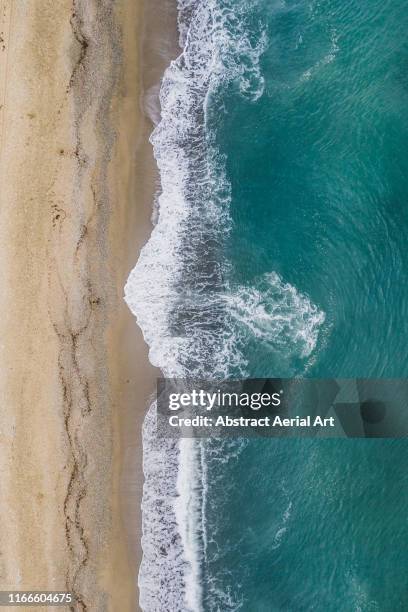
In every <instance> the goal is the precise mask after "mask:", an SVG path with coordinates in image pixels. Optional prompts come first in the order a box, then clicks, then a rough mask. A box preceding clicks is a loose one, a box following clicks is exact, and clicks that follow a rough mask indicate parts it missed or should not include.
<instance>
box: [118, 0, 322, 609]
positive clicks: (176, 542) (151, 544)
mask: <svg viewBox="0 0 408 612" xmlns="http://www.w3.org/2000/svg"><path fill="white" fill-rule="evenodd" d="M178 8H179V32H180V46H181V48H182V53H181V54H180V56H179V57H178V58H177V59H176V60H175V61H173V62H172V63H171V64H170V66H169V67H168V69H167V70H166V72H165V74H164V77H163V81H162V85H161V89H160V105H161V119H160V121H159V123H158V124H157V126H156V128H155V130H154V132H153V134H152V136H151V142H152V145H153V149H154V156H155V159H156V161H157V164H158V167H159V170H160V178H161V194H160V196H159V197H158V200H157V202H158V205H157V210H156V224H155V226H154V229H153V231H152V234H151V236H150V239H149V241H148V243H147V244H146V245H145V247H144V248H143V249H142V251H141V254H140V257H139V261H138V263H137V265H136V267H135V268H134V270H133V271H132V273H131V274H130V276H129V279H128V282H127V284H126V287H125V299H126V302H127V304H128V305H129V307H130V309H131V310H132V312H133V313H134V315H135V316H136V319H137V322H138V324H139V326H140V328H141V329H142V332H143V335H144V338H145V340H146V342H147V344H148V346H149V359H150V361H151V363H152V364H153V365H155V366H157V367H159V368H160V369H161V370H162V372H163V374H164V375H165V376H167V377H179V378H183V377H185V376H187V375H189V376H190V377H191V376H193V377H196V378H212V379H224V378H228V377H231V375H232V373H234V374H235V376H242V377H243V376H245V367H246V361H245V359H244V357H243V354H242V352H241V351H240V350H239V347H240V338H241V337H242V335H243V334H245V333H247V331H248V330H250V331H251V332H253V333H255V334H263V335H264V337H265V338H267V337H268V334H271V333H272V332H273V333H276V331H277V330H278V329H281V330H284V329H286V327H285V325H284V324H283V322H282V323H279V325H278V322H277V321H278V319H277V310H276V309H277V307H276V306H273V304H270V299H272V300H273V299H274V298H275V293H276V291H274V290H273V287H275V289H276V287H277V289H278V290H280V291H281V292H282V294H283V297H281V298H280V307H282V305H283V304H285V306H286V307H287V313H286V315H285V316H286V324H287V325H289V326H290V325H291V324H294V323H296V325H297V327H296V332H295V338H296V339H297V340H298V342H299V344H300V345H301V346H302V347H303V349H302V350H303V351H306V352H307V351H311V350H312V348H313V343H314V342H315V340H316V334H315V332H314V329H315V328H314V324H316V326H317V324H318V323H319V321H318V320H316V321H315V322H314V323H313V320H314V319H313V318H316V316H317V314H316V313H317V311H314V310H313V308H312V306H311V304H310V302H307V301H306V300H305V299H303V298H302V297H299V296H298V297H297V294H296V292H295V291H294V290H292V289H291V288H290V287H289V286H287V285H284V284H283V283H282V282H281V281H280V280H278V279H277V278H275V277H271V278H269V280H268V281H267V283H268V282H269V289H268V291H269V293H270V295H269V297H268V296H267V298H266V299H267V301H268V304H269V306H268V307H267V306H266V305H265V303H264V302H262V295H261V293H262V286H259V287H258V288H244V287H241V288H238V290H231V289H229V288H228V286H227V285H226V282H225V278H226V277H227V276H228V264H227V262H225V261H224V260H223V257H222V247H223V244H224V241H225V240H226V237H227V236H228V232H229V229H230V226H231V221H230V216H229V204H230V197H231V196H230V185H229V183H228V180H227V177H226V175H225V167H224V160H223V159H222V157H221V156H220V155H219V153H218V151H217V148H216V146H215V135H214V134H213V133H212V131H211V126H210V125H209V123H210V122H209V118H208V112H209V107H210V102H211V101H214V99H215V98H216V96H217V95H220V92H221V90H222V88H223V87H225V86H228V85H234V86H236V88H237V91H238V92H239V94H240V95H242V96H244V97H245V98H247V99H248V100H249V101H256V100H257V99H258V98H259V97H260V96H261V95H262V92H263V88H264V82H263V77H262V75H261V71H260V65H259V61H260V57H261V55H262V53H263V51H264V50H265V48H266V44H267V39H266V34H265V33H264V32H262V30H261V29H260V30H259V31H257V32H255V33H254V32H252V33H250V31H249V30H247V28H246V21H245V19H246V18H245V15H246V11H247V10H248V6H247V5H246V4H245V2H240V1H239V0H238V1H237V0H228V1H224V2H223V7H222V8H220V4H219V1H218V0H205V1H204V0H179V3H178ZM271 286H272V289H271ZM231 291H232V292H231ZM292 307H293V308H298V307H299V308H300V310H302V308H303V311H302V312H301V313H300V314H299V315H298V316H296V315H293V316H291V315H290V314H289V310H290V308H292ZM305 309H306V314H307V316H306V317H304V314H305ZM254 311H256V312H257V320H256V321H255V322H254V320H253V315H254ZM279 316H280V315H279ZM273 317H275V321H274V322H272V319H273ZM305 321H306V322H305ZM254 326H255V327H254ZM274 326H275V327H274ZM277 326H278V327H277ZM279 326H280V327H279ZM155 419H156V405H155V404H152V406H151V408H150V410H149V412H148V415H147V417H146V420H145V424H144V428H143V451H144V476H145V483H144V489H143V502H142V515H143V519H142V520H143V538H142V547H143V559H142V563H141V568H140V574H139V587H140V604H141V607H142V609H143V610H144V612H163V611H164V610H171V612H178V611H180V612H195V611H197V610H200V609H202V593H201V586H200V585H201V582H202V580H201V562H200V559H201V556H202V555H203V554H204V552H205V535H206V534H205V505H206V499H205V479H206V478H207V475H206V472H205V469H206V466H205V465H204V463H203V456H204V453H203V447H202V446H200V443H199V442H197V441H191V440H183V441H181V442H180V443H177V442H174V441H171V440H162V439H157V438H156V437H155Z"/></svg>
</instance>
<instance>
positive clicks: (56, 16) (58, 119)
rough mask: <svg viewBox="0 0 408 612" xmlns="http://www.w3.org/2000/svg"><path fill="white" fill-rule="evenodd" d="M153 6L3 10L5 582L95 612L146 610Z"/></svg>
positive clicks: (6, 1) (0, 353)
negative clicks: (146, 16) (145, 51)
mask: <svg viewBox="0 0 408 612" xmlns="http://www.w3.org/2000/svg"><path fill="white" fill-rule="evenodd" d="M142 8H143V7H142V6H141V2H140V1H139V0H117V1H116V2H112V1H110V0H73V1H72V0H58V2H56V1H55V0H41V1H39V0H0V11H1V13H0V19H1V26H0V32H1V40H0V104H1V108H0V129H1V135H0V137H1V141H0V146H1V148H0V155H1V166H0V172H1V176H0V185H1V187H0V189H1V203H0V287H1V292H0V590H8V589H10V590H37V591H38V590H42V589H45V590H65V589H67V590H70V591H73V592H74V593H75V595H76V598H77V603H76V604H75V606H73V607H72V608H71V609H72V610H81V611H82V610H94V611H97V612H100V611H104V610H111V611H114V612H127V611H133V610H137V609H138V604H137V601H138V595H137V588H136V586H137V569H138V563H139V557H140V545H139V541H140V534H139V532H138V530H139V527H138V526H139V525H140V513H139V507H140V495H141V487H142V476H141V448H140V425H141V421H142V418H143V413H144V410H145V406H146V401H147V398H148V396H149V395H150V393H151V392H152V390H153V387H154V377H155V372H154V370H153V368H151V367H150V366H149V365H148V362H147V357H146V347H145V345H144V343H143V340H142V338H141V334H140V332H139V331H138V329H137V326H136V324H135V321H134V319H133V317H132V316H131V314H130V313H129V312H128V310H127V307H126V305H125V304H124V302H123V299H122V295H123V286H124V284H125V281H126V278H127V275H128V273H129V271H130V269H131V267H132V266H133V265H134V263H135V261H136V259H137V252H138V250H139V249H140V247H141V246H142V244H143V243H144V241H145V240H146V239H147V236H148V234H149V232H150V213H151V198H152V189H153V184H154V180H155V174H154V169H153V165H152V155H151V150H150V148H149V146H148V145H147V144H146V141H147V134H148V133H149V131H150V125H149V124H148V123H147V122H146V121H145V120H144V118H143V116H142V113H141V111H140V108H141V104H140V96H141V77H140V71H139V66H140V64H141V62H140V49H141V24H142ZM130 533H132V534H133V537H130ZM4 609H5V608H4ZM10 609H11V608H10ZM30 609H31V608H30Z"/></svg>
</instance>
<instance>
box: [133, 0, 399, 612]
mask: <svg viewBox="0 0 408 612" xmlns="http://www.w3.org/2000/svg"><path fill="white" fill-rule="evenodd" d="M178 7H179V27H180V47H181V53H180V57H179V58H178V59H177V60H176V61H175V62H173V63H172V64H171V65H170V66H169V68H168V70H167V71H166V73H165V75H164V79H163V84H162V88H161V95H160V102H161V108H162V117H161V121H160V122H159V124H158V125H157V126H156V129H155V131H154V133H153V135H152V143H153V147H154V154H155V157H156V160H157V163H158V166H159V170H160V175H161V194H160V197H159V198H158V202H157V209H158V211H159V214H158V220H157V224H156V226H155V228H154V231H153V233H152V236H151V238H150V240H149V242H148V244H147V245H146V247H145V248H144V249H143V251H142V254H141V257H140V260H139V262H138V264H137V266H136V268H135V270H134V272H133V273H132V275H131V276H130V278H129V281H128V284H127V287H126V299H127V301H128V304H129V305H130V307H131V309H132V311H133V312H134V313H135V315H136V316H137V319H138V323H139V325H140V327H141V328H142V330H143V333H144V336H145V338H146V341H147V342H148V344H149V345H150V360H151V361H152V363H154V364H155V365H156V366H158V367H160V368H161V369H162V371H163V373H164V374H165V375H166V376H173V377H174V376H175V377H180V378H183V377H184V376H197V377H201V378H215V379H220V378H227V377H244V376H248V377H287V376H293V375H300V376H308V377H320V378H324V377H334V378H341V377H344V378H346V377H351V378H353V377H377V378H381V377H386V378H393V377H406V376H407V374H408V342H407V336H408V333H407V320H408V283H407V271H408V249H407V247H406V241H407V238H406V237H407V234H408V156H407V154H406V150H407V143H408V39H407V31H408V13H407V11H406V5H405V4H404V3H403V2H402V1H401V0H386V1H384V0H381V1H380V0H359V1H357V0H292V1H291V0H286V1H285V0H251V1H249V0H179V2H178ZM154 410H155V407H154V405H153V406H152V408H151V411H150V413H149V416H148V418H147V420H146V423H145V430H144V464H145V480H146V482H145V489H144V497H143V524H144V538H143V550H144V558H143V563H142V568H141V574H140V578H139V584H140V588H141V605H142V609H143V610H144V611H145V612H150V611H152V612H162V611H164V610H171V611H172V612H177V611H180V612H187V611H189V612H191V611H198V610H203V611H204V612H228V611H233V610H240V611H242V612H309V611H316V612H337V611H344V612H374V611H375V612H399V611H401V612H402V611H405V610H408V587H407V570H408V476H407V470H406V465H407V461H408V447H407V445H406V443H405V441H403V440H399V441H392V440H388V441H382V440H375V441H374V440H320V441H318V440H275V441H272V440H250V441H249V440H247V441H245V440H238V441H237V440H235V441H229V442H227V441H215V440H213V441H211V442H209V441H204V442H196V443H192V442H191V441H182V442H181V443H180V444H176V443H175V442H170V441H165V442H164V441H158V440H157V439H156V438H155V435H154Z"/></svg>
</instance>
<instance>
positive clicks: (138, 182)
mask: <svg viewBox="0 0 408 612" xmlns="http://www.w3.org/2000/svg"><path fill="white" fill-rule="evenodd" d="M141 24H142V25H141V28H140V30H139V32H140V36H141V40H140V41H139V49H140V62H139V67H140V68H139V69H140V74H139V78H140V92H139V99H140V116H141V122H142V125H143V129H142V130H140V132H139V143H138V146H137V150H136V155H135V172H134V174H133V178H132V181H133V183H134V194H135V202H136V201H138V202H139V203H140V204H141V205H142V208H143V218H144V223H143V226H142V227H141V224H140V218H138V220H136V219H135V221H134V224H133V227H134V237H133V238H132V241H131V249H132V250H134V252H133V254H132V255H131V257H130V260H129V263H130V266H129V269H128V273H127V275H126V278H125V280H124V282H123V283H122V288H123V289H124V286H125V283H126V281H127V280H128V276H129V274H130V272H131V270H132V269H133V268H134V267H135V265H136V263H137V261H138V258H139V255H140V251H141V249H142V248H143V246H144V245H145V244H146V243H147V242H148V240H149V238H150V235H151V232H152V230H153V227H154V226H153V223H152V217H153V216H154V202H155V199H156V197H157V195H158V193H159V192H160V190H161V184H160V174H159V169H158V167H157V163H156V160H155V158H154V155H153V147H152V145H151V143H150V140H149V138H150V135H151V133H152V131H153V129H154V127H155V125H156V124H157V122H158V121H159V118H160V102H159V92H160V84H161V80H162V76H163V74H164V71H165V69H166V68H167V66H168V65H169V63H170V61H171V59H172V58H173V57H176V56H177V55H178V54H179V52H180V50H179V46H178V28H177V3H176V0H166V2H165V3H163V0H150V1H146V0H144V2H143V6H142V9H141ZM129 40H131V38H129ZM126 55H127V56H128V57H132V52H131V50H130V49H128V51H127V53H126ZM134 215H135V217H137V211H135V212H134ZM130 225H132V223H130ZM122 307H124V308H125V309H126V319H127V320H128V322H129V327H133V336H135V335H137V342H135V341H134V340H132V338H131V336H130V335H129V334H128V333H126V334H125V338H126V344H127V350H126V353H127V354H128V355H129V356H132V355H134V358H133V359H132V358H131V359H130V362H131V363H132V362H133V363H136V360H135V359H137V344H140V343H142V345H143V347H144V348H146V345H145V343H144V340H143V337H142V332H141V329H140V328H139V326H138V324H137V321H136V319H135V317H134V315H133V314H132V313H131V311H130V309H129V307H128V306H127V304H126V302H125V301H124V299H123V300H122ZM145 359H146V361H147V363H148V369H149V370H150V371H152V372H154V374H155V376H154V381H153V383H154V384H153V385H150V384H148V385H146V386H145V388H144V392H143V399H142V402H141V404H143V405H140V408H139V410H138V411H137V414H136V415H135V414H132V413H130V414H129V415H128V417H126V419H125V423H124V425H125V426H124V427H123V430H122V441H123V446H124V449H125V453H124V455H125V456H124V457H123V462H124V469H123V474H122V485H121V489H122V492H123V495H122V499H123V507H124V524H125V531H126V533H127V537H128V540H129V542H130V548H131V550H130V555H131V559H132V565H134V567H135V569H136V575H135V585H138V577H139V571H140V565H141V561H142V556H143V551H142V543H141V539H142V510H141V502H142V495H143V485H144V469H143V443H142V427H143V423H144V418H145V415H146V413H147V410H148V409H149V407H150V403H151V398H152V397H153V394H154V391H155V381H156V378H157V377H158V376H161V372H160V370H158V369H156V368H154V366H152V365H151V364H150V362H149V361H148V355H147V352H146V353H145ZM143 374H144V373H143V371H140V369H139V368H138V371H137V373H136V375H135V377H134V381H133V382H134V390H133V392H132V390H131V389H129V390H130V392H131V396H132V394H134V397H136V396H137V393H138V389H139V388H140V387H139V385H143V384H145V383H146V379H145V377H144V375H143ZM135 416H136V418H135ZM135 466H137V467H136V469H135ZM129 491H131V494H130V495H129ZM136 526H137V527H136ZM137 606H138V607H137V609H138V610H139V609H140V607H139V604H138V603H137Z"/></svg>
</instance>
